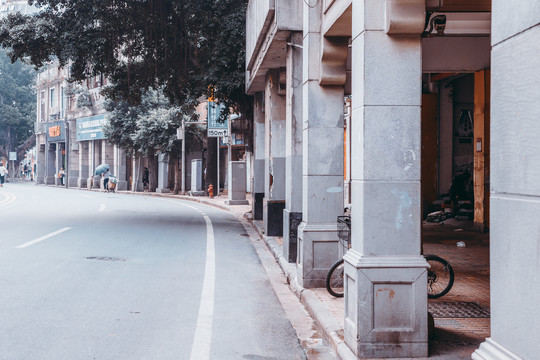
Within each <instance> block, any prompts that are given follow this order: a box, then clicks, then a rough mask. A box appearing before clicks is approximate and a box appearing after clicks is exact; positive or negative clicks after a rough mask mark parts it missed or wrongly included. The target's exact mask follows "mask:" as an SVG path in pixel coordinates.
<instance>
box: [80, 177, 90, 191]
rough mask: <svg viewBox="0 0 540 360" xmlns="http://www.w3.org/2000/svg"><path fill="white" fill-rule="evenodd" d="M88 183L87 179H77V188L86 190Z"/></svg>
mask: <svg viewBox="0 0 540 360" xmlns="http://www.w3.org/2000/svg"><path fill="white" fill-rule="evenodd" d="M87 183H88V179H87V178H78V179H77V187H78V188H81V189H82V188H85V187H86V184H87Z"/></svg>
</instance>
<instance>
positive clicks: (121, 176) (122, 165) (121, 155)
mask: <svg viewBox="0 0 540 360" xmlns="http://www.w3.org/2000/svg"><path fill="white" fill-rule="evenodd" d="M126 171H127V169H126V153H125V152H124V150H122V149H120V148H119V147H118V146H116V145H115V146H114V175H116V179H117V180H118V183H116V190H127V183H128V182H127V179H126V176H127V175H126Z"/></svg>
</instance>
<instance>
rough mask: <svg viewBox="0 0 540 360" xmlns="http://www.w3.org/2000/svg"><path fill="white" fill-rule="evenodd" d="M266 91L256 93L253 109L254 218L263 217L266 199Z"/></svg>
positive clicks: (259, 218)
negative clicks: (264, 200) (264, 98)
mask: <svg viewBox="0 0 540 360" xmlns="http://www.w3.org/2000/svg"><path fill="white" fill-rule="evenodd" d="M263 96H264V93H257V94H255V97H254V98H255V100H254V102H255V106H254V109H253V170H252V171H253V185H252V188H253V203H252V205H253V219H254V220H262V219H263V199H264V151H265V150H264V146H265V145H264V139H265V136H264V131H265V130H264V128H265V127H264V100H263Z"/></svg>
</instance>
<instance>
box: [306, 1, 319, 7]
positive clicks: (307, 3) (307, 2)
mask: <svg viewBox="0 0 540 360" xmlns="http://www.w3.org/2000/svg"><path fill="white" fill-rule="evenodd" d="M319 1H320V0H317V2H316V3H315V4H314V5H310V4H309V0H304V3H306V5H307V6H308V7H310V8H312V9H313V8H314V7H315V6H317V5H319Z"/></svg>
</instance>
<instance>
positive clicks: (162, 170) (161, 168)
mask: <svg viewBox="0 0 540 360" xmlns="http://www.w3.org/2000/svg"><path fill="white" fill-rule="evenodd" d="M157 158H158V185H157V188H156V192H157V193H169V192H170V190H169V189H168V187H167V185H168V182H169V156H168V155H165V154H159V155H158V156H157Z"/></svg>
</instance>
